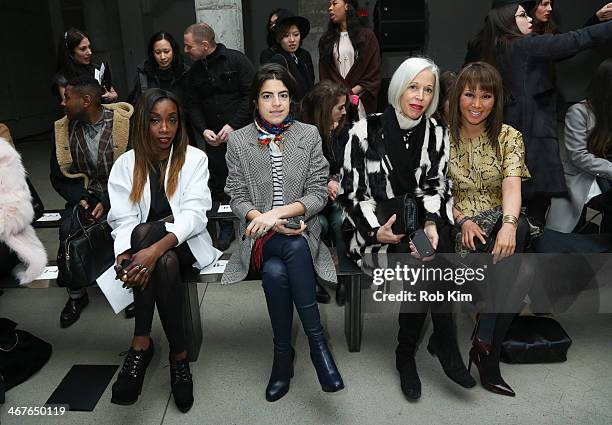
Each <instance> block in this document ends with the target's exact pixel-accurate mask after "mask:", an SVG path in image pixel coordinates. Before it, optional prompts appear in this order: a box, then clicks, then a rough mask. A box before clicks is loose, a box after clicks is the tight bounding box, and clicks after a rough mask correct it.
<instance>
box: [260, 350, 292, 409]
mask: <svg viewBox="0 0 612 425" xmlns="http://www.w3.org/2000/svg"><path fill="white" fill-rule="evenodd" d="M294 359H295V350H294V349H293V347H291V349H290V350H289V351H287V352H285V353H279V352H277V351H276V350H275V351H274V361H273V363H272V373H270V381H268V386H267V387H266V400H268V401H270V402H272V401H276V400H279V399H281V398H282V397H283V396H284V395H285V394H287V392H288V391H289V382H290V381H291V378H293V360H294Z"/></svg>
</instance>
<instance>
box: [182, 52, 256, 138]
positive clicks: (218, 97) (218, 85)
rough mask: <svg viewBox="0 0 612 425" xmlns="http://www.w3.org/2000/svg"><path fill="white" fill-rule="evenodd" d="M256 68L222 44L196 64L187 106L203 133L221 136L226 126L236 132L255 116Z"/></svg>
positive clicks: (188, 86) (188, 82)
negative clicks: (253, 87) (252, 93)
mask: <svg viewBox="0 0 612 425" xmlns="http://www.w3.org/2000/svg"><path fill="white" fill-rule="evenodd" d="M254 75H255V69H254V68H253V64H251V62H250V61H249V59H248V58H247V57H246V56H245V55H244V54H243V53H241V52H239V51H238V50H233V49H228V48H226V47H225V46H224V45H223V44H221V43H218V44H217V48H216V49H215V51H214V52H213V53H211V54H210V55H209V56H207V57H206V58H204V59H201V60H199V61H197V62H195V63H194V64H193V65H192V66H191V69H190V70H189V72H187V76H186V81H185V91H186V96H185V106H186V109H187V111H188V113H189V117H190V119H191V123H192V125H193V126H194V127H195V129H196V131H197V132H199V133H200V134H202V132H203V131H204V130H206V129H209V130H212V131H214V132H215V133H217V132H218V131H219V130H221V128H223V126H224V125H225V124H229V125H230V126H231V127H232V128H233V129H234V130H238V129H239V128H242V127H244V126H245V125H247V124H249V123H250V122H251V121H252V119H253V117H252V114H251V110H252V107H251V104H250V102H249V96H250V89H251V84H252V82H253V77H254Z"/></svg>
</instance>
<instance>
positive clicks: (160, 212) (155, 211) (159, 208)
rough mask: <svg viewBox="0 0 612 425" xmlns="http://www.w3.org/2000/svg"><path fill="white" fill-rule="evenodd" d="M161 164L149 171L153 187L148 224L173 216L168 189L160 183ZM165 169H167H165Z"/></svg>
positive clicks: (150, 182)
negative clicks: (167, 193)
mask: <svg viewBox="0 0 612 425" xmlns="http://www.w3.org/2000/svg"><path fill="white" fill-rule="evenodd" d="M160 168H161V164H158V165H157V166H155V167H153V168H152V169H151V171H149V184H150V186H151V207H150V208H149V216H148V217H147V223H150V222H152V221H159V220H161V219H163V218H166V217H168V216H169V215H172V209H171V208H170V204H169V203H168V197H167V196H166V189H165V188H164V185H163V184H162V183H161V182H160V178H161V172H160ZM163 168H164V169H165V167H163Z"/></svg>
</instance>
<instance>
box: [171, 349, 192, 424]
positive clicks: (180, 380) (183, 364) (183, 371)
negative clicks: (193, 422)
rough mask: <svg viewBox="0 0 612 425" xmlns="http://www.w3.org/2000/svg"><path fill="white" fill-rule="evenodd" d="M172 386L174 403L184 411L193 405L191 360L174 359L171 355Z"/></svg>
mask: <svg viewBox="0 0 612 425" xmlns="http://www.w3.org/2000/svg"><path fill="white" fill-rule="evenodd" d="M170 386H171V387H172V395H173V396H174V404H176V407H177V408H178V409H179V410H180V411H181V412H183V413H185V412H188V411H189V409H191V406H193V379H192V378H191V371H190V370H189V361H188V360H187V359H186V358H185V359H183V360H173V359H172V355H170Z"/></svg>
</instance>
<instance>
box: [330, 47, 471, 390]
mask: <svg viewBox="0 0 612 425" xmlns="http://www.w3.org/2000/svg"><path fill="white" fill-rule="evenodd" d="M438 91H439V71H438V67H437V66H436V65H435V64H434V63H433V62H431V61H430V60H429V59H425V58H416V57H415V58H409V59H406V60H405V61H404V62H403V63H402V64H401V65H400V66H399V68H398V69H397V70H396V71H395V73H394V74H393V77H392V78H391V82H390V84H389V104H390V105H389V106H388V107H387V109H386V110H385V112H384V113H382V114H374V115H370V116H369V117H368V118H367V119H362V120H360V121H358V122H356V123H355V124H353V127H352V128H351V129H350V131H349V136H350V141H349V142H348V143H347V144H346V148H345V151H344V158H345V160H344V168H343V169H342V186H341V189H340V194H339V196H338V201H339V203H340V205H342V207H343V208H344V211H345V213H346V214H348V220H349V222H350V224H351V225H352V227H353V230H354V231H353V235H352V237H351V238H350V245H349V253H350V254H351V256H352V257H353V258H354V259H355V260H356V261H357V262H358V263H359V264H360V265H361V266H362V268H363V266H364V265H363V262H362V260H363V256H364V255H366V254H375V253H379V254H386V253H409V252H411V250H410V248H409V244H408V238H407V237H406V236H407V235H405V234H394V233H393V232H392V229H391V227H392V225H393V223H395V221H396V215H395V214H394V215H392V216H391V217H390V218H389V219H388V221H387V222H380V221H379V219H378V218H377V215H376V211H377V208H378V206H379V205H380V204H382V203H384V202H385V201H388V200H390V199H393V198H396V197H400V196H403V195H408V196H409V197H410V198H412V199H414V201H415V202H416V205H417V207H418V208H419V210H421V211H424V214H419V215H421V216H423V217H422V220H421V222H419V223H414V224H413V225H414V226H415V227H418V228H424V230H425V233H426V235H427V237H428V238H429V240H430V241H431V244H432V246H433V248H434V249H436V251H437V252H441V253H449V252H452V244H451V241H450V220H451V206H452V199H451V196H450V193H449V187H448V183H447V180H446V171H447V164H448V132H447V130H446V128H445V127H443V126H441V125H439V124H438V123H437V122H436V121H435V120H434V119H432V118H431V116H432V115H433V114H434V113H435V112H436V107H437V104H438ZM390 170H392V171H391V172H390ZM421 307H423V308H424V309H425V311H422V312H419V313H406V312H401V313H400V314H399V333H398V337H397V339H398V346H397V350H396V367H397V370H398V371H399V373H400V380H401V387H402V391H403V392H404V394H405V395H406V397H408V398H410V399H418V398H419V397H420V396H421V381H420V379H419V375H418V373H417V370H416V363H415V358H414V356H415V352H416V349H417V345H418V341H419V337H420V335H421V329H422V328H423V324H424V323H425V318H426V317H427V309H428V308H429V306H428V305H423V306H421ZM432 322H433V324H434V333H433V335H432V336H431V338H430V340H429V345H428V348H429V350H430V351H431V352H432V353H435V354H436V355H437V356H438V358H439V360H440V362H441V364H442V367H443V369H444V372H445V373H446V374H447V375H448V376H449V378H451V379H452V380H453V381H455V382H457V383H458V384H459V385H461V386H463V387H466V388H469V387H473V386H474V385H476V383H475V382H474V379H473V378H472V377H471V376H470V375H469V373H468V371H467V369H466V367H465V364H464V363H463V360H462V359H461V354H460V352H459V348H458V346H457V337H456V331H455V328H454V324H453V320H452V315H451V314H449V313H432Z"/></svg>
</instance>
